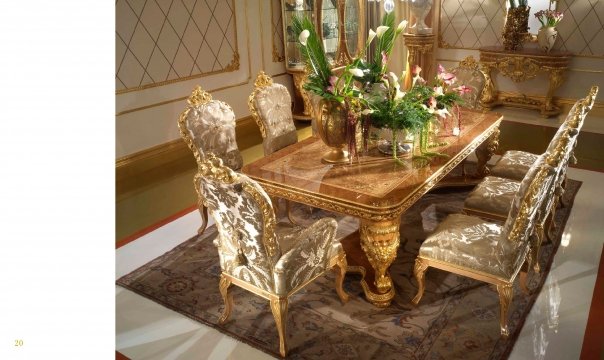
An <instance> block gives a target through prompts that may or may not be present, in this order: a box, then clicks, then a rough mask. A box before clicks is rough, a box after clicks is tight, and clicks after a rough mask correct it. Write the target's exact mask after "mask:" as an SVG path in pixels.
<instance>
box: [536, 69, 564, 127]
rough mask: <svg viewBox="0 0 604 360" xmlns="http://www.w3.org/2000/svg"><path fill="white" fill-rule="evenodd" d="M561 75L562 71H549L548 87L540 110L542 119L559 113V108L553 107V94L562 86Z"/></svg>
mask: <svg viewBox="0 0 604 360" xmlns="http://www.w3.org/2000/svg"><path fill="white" fill-rule="evenodd" d="M562 73H563V70H560V69H551V70H550V71H549V86H548V88H547V94H546V95H545V103H544V104H543V108H542V109H541V115H542V116H544V117H547V116H550V115H555V114H557V113H559V112H560V108H558V107H557V106H556V105H554V92H555V91H556V89H558V88H559V87H560V85H562V81H563V80H564V78H563V77H562Z"/></svg>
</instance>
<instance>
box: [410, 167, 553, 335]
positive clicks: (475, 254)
mask: <svg viewBox="0 0 604 360" xmlns="http://www.w3.org/2000/svg"><path fill="white" fill-rule="evenodd" d="M553 180H554V168H552V167H551V166H550V165H548V164H547V163H546V162H545V156H540V157H539V158H538V159H537V161H536V162H535V164H533V166H532V167H531V168H530V170H529V172H528V173H527V174H526V176H525V178H524V179H523V180H522V182H521V183H520V185H519V189H518V191H517V192H516V194H515V196H514V199H513V201H512V203H513V206H512V209H511V210H510V214H509V217H508V219H507V220H506V222H505V224H503V225H498V224H495V223H490V222H487V221H484V220H482V219H480V218H478V217H474V216H468V215H462V214H453V215H449V216H448V217H447V218H446V219H445V220H444V221H443V222H442V223H441V224H439V226H438V227H437V228H436V230H435V231H434V233H433V234H432V235H430V236H429V237H428V238H427V239H426V240H425V241H424V243H423V244H422V245H421V247H420V250H419V255H418V257H417V259H416V263H415V268H414V273H415V277H416V279H417V282H418V292H417V295H416V296H415V298H414V299H413V302H414V303H415V304H417V303H418V302H419V301H420V299H421V297H422V295H423V292H424V274H425V272H426V270H427V269H428V267H430V266H432V267H436V268H439V269H443V270H446V271H450V272H454V273H456V274H459V275H464V276H469V277H472V278H474V279H477V280H482V281H486V282H489V283H492V284H495V285H497V290H498V292H499V298H500V301H501V308H500V310H501V314H500V328H501V334H502V336H507V335H508V334H509V332H508V328H507V311H508V307H509V305H510V302H511V299H512V285H513V282H514V279H515V278H516V276H517V275H518V273H519V272H520V270H521V267H522V264H523V263H524V262H525V261H527V262H529V263H530V261H531V259H532V258H531V256H527V255H528V254H529V253H530V250H531V242H530V241H529V234H530V233H531V232H532V231H533V228H534V226H535V220H536V219H537V215H538V213H539V209H540V207H541V204H542V202H543V200H544V198H545V196H546V193H547V189H548V188H549V187H550V186H551V183H552V182H553ZM521 275H522V276H521V287H522V288H523V289H526V284H525V280H526V274H525V273H523V274H521Z"/></svg>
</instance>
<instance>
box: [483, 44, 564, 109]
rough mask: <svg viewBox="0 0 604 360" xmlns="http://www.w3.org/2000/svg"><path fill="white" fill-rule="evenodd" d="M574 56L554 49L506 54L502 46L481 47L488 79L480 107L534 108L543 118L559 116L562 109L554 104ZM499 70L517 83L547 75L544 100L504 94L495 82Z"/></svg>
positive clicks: (535, 97)
mask: <svg viewBox="0 0 604 360" xmlns="http://www.w3.org/2000/svg"><path fill="white" fill-rule="evenodd" d="M571 56H572V54H571V53H569V52H566V51H554V50H553V51H551V52H550V53H548V54H547V53H544V52H542V51H541V50H539V49H522V50H518V51H507V50H504V49H503V47H501V46H490V47H483V48H480V64H481V68H482V71H483V72H484V74H485V76H486V80H487V81H486V84H485V88H484V91H483V93H482V98H481V99H480V104H481V105H482V106H483V107H486V108H492V107H494V106H496V105H508V106H515V107H521V108H527V109H535V110H539V111H540V112H541V115H542V116H544V117H549V116H553V115H558V114H559V113H560V111H561V110H560V108H559V107H558V106H556V105H555V104H554V101H553V100H554V92H555V91H556V89H557V88H558V87H560V85H562V82H563V81H564V72H565V71H566V69H567V68H568V65H569V63H570V59H571ZM496 71H498V72H499V73H500V74H501V75H503V76H505V77H508V78H510V79H512V81H514V82H522V81H526V80H530V79H532V78H534V77H536V76H537V74H539V73H540V72H546V73H548V74H549V85H548V88H547V93H546V94H545V98H543V96H535V95H532V96H531V95H522V96H504V95H502V94H501V93H500V92H499V91H498V90H497V88H496V86H495V82H494V81H493V75H494V73H495V72H496Z"/></svg>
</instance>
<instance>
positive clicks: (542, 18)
mask: <svg viewBox="0 0 604 360" xmlns="http://www.w3.org/2000/svg"><path fill="white" fill-rule="evenodd" d="M535 17H536V18H537V19H538V20H539V22H540V23H541V27H554V26H556V25H558V23H559V22H560V21H562V18H563V17H564V14H563V13H562V12H560V11H556V10H549V9H548V10H541V11H537V12H536V13H535Z"/></svg>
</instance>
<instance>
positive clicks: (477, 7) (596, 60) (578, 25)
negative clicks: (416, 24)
mask: <svg viewBox="0 0 604 360" xmlns="http://www.w3.org/2000/svg"><path fill="white" fill-rule="evenodd" d="M529 4H530V3H529ZM504 6H505V1H503V0H491V1H482V0H463V1H462V0H437V1H434V8H435V9H438V10H439V11H436V12H435V14H434V16H435V17H436V18H435V19H436V21H435V25H436V27H437V28H438V29H437V30H436V31H437V34H438V41H437V47H438V48H437V51H436V59H437V61H438V62H440V63H442V64H443V66H445V67H450V66H453V65H454V64H455V62H457V61H459V60H461V59H463V58H464V57H466V56H468V55H473V56H474V57H475V58H476V59H478V58H479V55H478V48H479V47H481V46H490V45H501V32H502V27H503V23H504V16H505V9H504ZM558 10H560V11H563V12H564V19H563V20H562V22H561V23H560V24H559V25H558V26H557V29H558V30H559V38H558V40H557V41H556V45H555V48H557V49H562V50H567V51H570V52H572V53H573V54H575V56H574V58H573V60H572V62H571V65H570V71H568V72H567V73H566V81H565V83H564V84H563V85H562V86H561V87H560V88H559V89H558V90H557V92H556V95H557V96H559V97H562V98H569V99H577V98H579V97H583V96H585V94H586V93H587V91H588V90H589V87H590V86H591V85H599V86H600V87H601V88H602V87H604V25H603V23H604V3H603V2H602V1H594V0H572V1H571V0H561V1H559V2H558ZM439 20H440V21H439ZM439 26H440V27H439ZM525 46H526V47H532V46H536V44H526V45H525ZM496 82H497V85H498V88H499V90H502V91H508V92H517V93H527V94H535V95H542V94H545V91H546V89H547V79H546V78H545V76H544V75H543V74H541V75H539V76H538V77H537V78H535V79H533V80H530V81H527V82H524V83H514V82H512V81H511V80H509V79H506V78H503V77H501V76H497V78H496ZM600 102H601V100H600Z"/></svg>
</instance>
